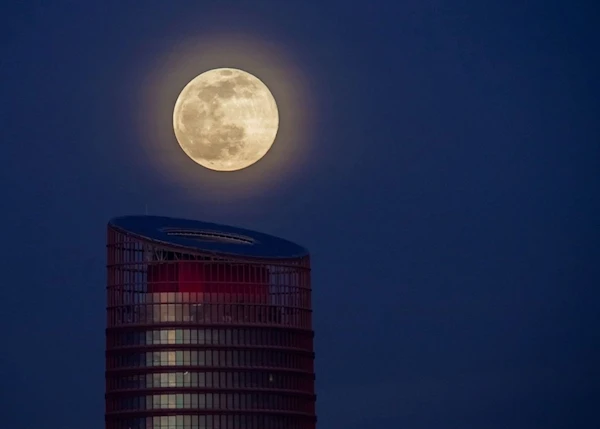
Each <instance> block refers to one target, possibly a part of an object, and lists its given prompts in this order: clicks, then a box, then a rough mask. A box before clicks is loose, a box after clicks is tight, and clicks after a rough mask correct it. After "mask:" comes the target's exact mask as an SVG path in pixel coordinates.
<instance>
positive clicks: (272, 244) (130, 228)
mask: <svg viewBox="0 0 600 429" xmlns="http://www.w3.org/2000/svg"><path fill="white" fill-rule="evenodd" d="M108 225H109V227H111V228H115V229H118V230H121V231H123V232H125V233H129V234H132V235H135V236H137V237H140V238H144V239H147V240H150V241H153V242H156V243H157V244H158V243H162V244H167V245H170V246H177V247H181V248H185V249H189V250H195V251H203V252H210V253H215V254H220V255H232V256H247V257H250V258H267V259H286V258H298V257H302V256H306V255H308V251H307V250H306V249H305V248H304V247H302V246H300V245H298V244H295V243H292V242H291V241H288V240H284V239H282V238H278V237H275V236H272V235H268V234H263V233H260V232H256V231H251V230H248V229H243V228H237V227H233V226H227V225H219V224H215V223H209V222H201V221H197V220H189V219H177V218H171V217H163V216H122V217H116V218H113V219H111V220H110V221H109V222H108Z"/></svg>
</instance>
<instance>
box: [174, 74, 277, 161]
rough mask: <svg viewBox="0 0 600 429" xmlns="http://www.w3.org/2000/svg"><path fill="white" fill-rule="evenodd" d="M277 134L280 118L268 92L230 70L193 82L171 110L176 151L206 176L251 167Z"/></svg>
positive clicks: (250, 78) (257, 82) (259, 83)
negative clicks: (198, 167)
mask: <svg viewBox="0 0 600 429" xmlns="http://www.w3.org/2000/svg"><path fill="white" fill-rule="evenodd" d="M278 128H279V112H278V110H277V104H276V103H275V99H274V98H273V95H272V94H271V92H270V91H269V88H267V86H266V85H265V84H264V83H263V82H262V81H261V80H260V79H258V78H257V77H255V76H253V75H251V74H250V73H247V72H245V71H242V70H238V69H233V68H219V69H214V70H209V71H207V72H205V73H202V74H200V75H198V76H196V77H195V78H194V79H193V80H192V81H191V82H189V83H188V84H187V85H186V86H185V87H184V88H183V90H182V91H181V93H180V94H179V97H178V98H177V102H176V103H175V108H174V110H173V130H174V132H175V137H176V138H177V141H178V142H179V145H180V146H181V149H182V150H183V151H184V152H185V153H186V154H187V155H188V156H189V157H190V158H191V159H192V160H194V161H195V162H196V163H198V164H200V165H202V166H204V167H206V168H209V169H211V170H217V171H235V170H241V169H243V168H246V167H248V166H250V165H252V164H254V163H256V162H257V161H259V160H260V159H261V158H262V157H264V156H265V154H266V153H267V152H268V151H269V149H270V148H271V146H272V145H273V142H274V141H275V136H276V135H277V130H278Z"/></svg>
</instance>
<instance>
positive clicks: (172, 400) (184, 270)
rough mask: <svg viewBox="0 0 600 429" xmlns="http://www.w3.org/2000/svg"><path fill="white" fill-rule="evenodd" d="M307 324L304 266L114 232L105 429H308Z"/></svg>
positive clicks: (310, 370)
mask: <svg viewBox="0 0 600 429" xmlns="http://www.w3.org/2000/svg"><path fill="white" fill-rule="evenodd" d="M140 218H143V217H140ZM188 232H189V231H188ZM180 234H182V235H184V234H186V232H185V231H183V230H182V231H180ZM190 234H191V233H190ZM226 235H227V234H224V236H226ZM231 237H233V236H231ZM311 316H312V310H311V283H310V257H309V255H308V254H306V255H303V256H300V257H278V258H259V257H255V256H252V257H249V256H248V255H247V254H245V253H244V252H240V253H239V254H231V253H229V254H221V253H219V252H215V251H214V249H213V250H210V251H209V250H206V249H204V248H203V246H202V242H201V241H198V245H197V247H194V248H191V247H182V246H180V245H176V244H172V243H167V242H164V241H157V240H155V239H153V238H152V237H145V236H141V235H139V234H137V233H133V232H131V231H128V230H125V229H123V228H122V227H119V226H118V224H114V223H109V225H108V236H107V328H106V395H105V405H106V408H105V422H106V426H105V427H106V429H167V428H168V429H216V428H218V429H314V428H315V427H316V415H315V401H316V396H315V391H314V380H315V376H314V352H313V337H314V332H313V329H312V317H311Z"/></svg>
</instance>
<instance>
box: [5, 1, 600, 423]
mask: <svg viewBox="0 0 600 429" xmlns="http://www.w3.org/2000/svg"><path fill="white" fill-rule="evenodd" d="M594 7H595V5H594V2H589V1H588V2H583V1H581V2H579V1H572V2H565V1H560V2H559V1H548V0H546V1H542V0H539V1H538V0H532V1H523V0H502V1H479V0H455V1H444V0H403V1H400V0H394V1H375V0H372V1H370V2H369V1H356V2H352V1H325V0H321V1H311V0H272V1H258V0H256V1H240V0H238V1H226V0H223V1H211V2H209V1H198V0H195V1H183V0H177V1H172V2H169V1H163V0H161V1H158V0H156V1H150V0H145V1H143V2H142V1H125V0H121V1H102V2H101V1H94V2H92V1H84V0H78V1H75V0H73V1H54V2H42V1H36V2H34V1H12V2H2V6H1V7H0V20H1V26H0V35H1V37H0V53H1V55H0V99H1V103H0V142H1V144H2V148H3V150H2V156H1V158H0V159H1V162H2V168H1V169H0V192H1V199H0V205H1V207H2V210H1V212H0V220H1V221H2V225H3V232H2V238H3V244H2V250H1V251H0V252H1V257H0V270H1V272H2V282H1V284H2V306H1V310H0V323H2V326H4V329H3V332H4V334H3V338H2V341H3V345H2V346H0V350H1V352H0V374H1V379H2V387H1V388H0V421H1V424H0V425H1V426H2V427H3V428H11V429H81V428H85V429H101V428H103V427H104V417H103V413H104V402H103V401H104V324H105V262H106V256H105V240H106V223H107V221H108V219H109V218H111V217H114V216H119V215H126V214H144V213H145V212H146V207H147V210H148V213H150V214H157V215H167V216H174V217H187V218H193V219H200V220H205V221H210V222H217V223H225V224H231V225H235V226H241V227H245V228H250V229H256V230H259V231H262V232H266V233H271V234H274V235H279V236H282V237H284V238H287V239H290V240H292V241H296V242H298V243H300V244H302V245H304V246H306V247H307V248H308V249H309V250H310V252H311V255H312V265H313V290H314V295H313V296H314V310H315V312H314V326H315V331H316V339H315V341H316V343H315V347H316V353H317V358H316V365H317V367H316V371H317V394H318V399H317V413H318V417H319V423H318V427H319V428H321V429H359V428H360V429H363V428H386V429H387V428H389V429H392V428H407V429H433V428H436V429H438V428H445V429H446V428H447V429H451V428H460V429H464V428H474V429H481V428H485V429H495V428H498V429H506V428H511V429H531V428H543V429H545V428H569V429H571V428H578V429H579V428H597V427H600V418H599V417H598V413H597V408H596V407H597V406H598V403H599V397H600V387H599V386H600V372H599V370H598V362H600V333H599V332H600V329H599V328H600V312H599V311H598V310H599V307H600V306H599V304H598V303H599V301H600V291H599V289H598V286H599V281H598V279H600V221H599V219H600V203H599V198H598V197H599V195H600V144H599V142H600V126H599V120H598V118H599V117H600V101H599V100H600V86H599V84H598V80H597V77H598V75H599V71H600V70H599V67H598V61H597V60H598V57H597V55H598V37H597V28H595V27H596V23H595V21H596V20H595V19H594V17H595V16H597V15H596V12H595V11H594ZM216 67H238V68H242V69H245V70H247V71H249V72H252V73H253V74H256V75H257V76H259V77H260V78H261V79H263V81H264V82H265V83H266V84H267V85H268V86H269V87H270V88H271V89H272V91H273V93H274V96H275V98H276V99H277V101H278V103H279V105H280V110H281V117H282V128H281V132H280V134H279V136H278V138H277V140H276V142H275V144H274V146H273V149H272V151H271V152H269V154H268V155H267V156H266V157H265V159H263V160H262V161H260V162H259V163H257V164H255V165H254V166H252V167H250V168H249V169H247V170H242V171H240V172H237V173H230V174H228V173H217V172H211V171H209V170H206V169H203V168H202V167H200V166H198V165H197V164H195V163H194V162H193V161H191V160H189V158H187V157H186V156H185V154H184V153H183V152H182V151H181V150H180V149H179V147H178V145H177V142H176V140H175V137H174V135H173V133H172V129H171V128H170V127H171V114H172V108H173V105H174V102H175V99H176V97H177V95H178V94H179V91H180V90H181V89H182V88H183V86H184V85H185V84H186V83H187V82H188V81H189V80H191V79H192V78H193V77H195V76H196V75H197V74H199V73H201V72H203V71H205V70H207V69H210V68H216Z"/></svg>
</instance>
